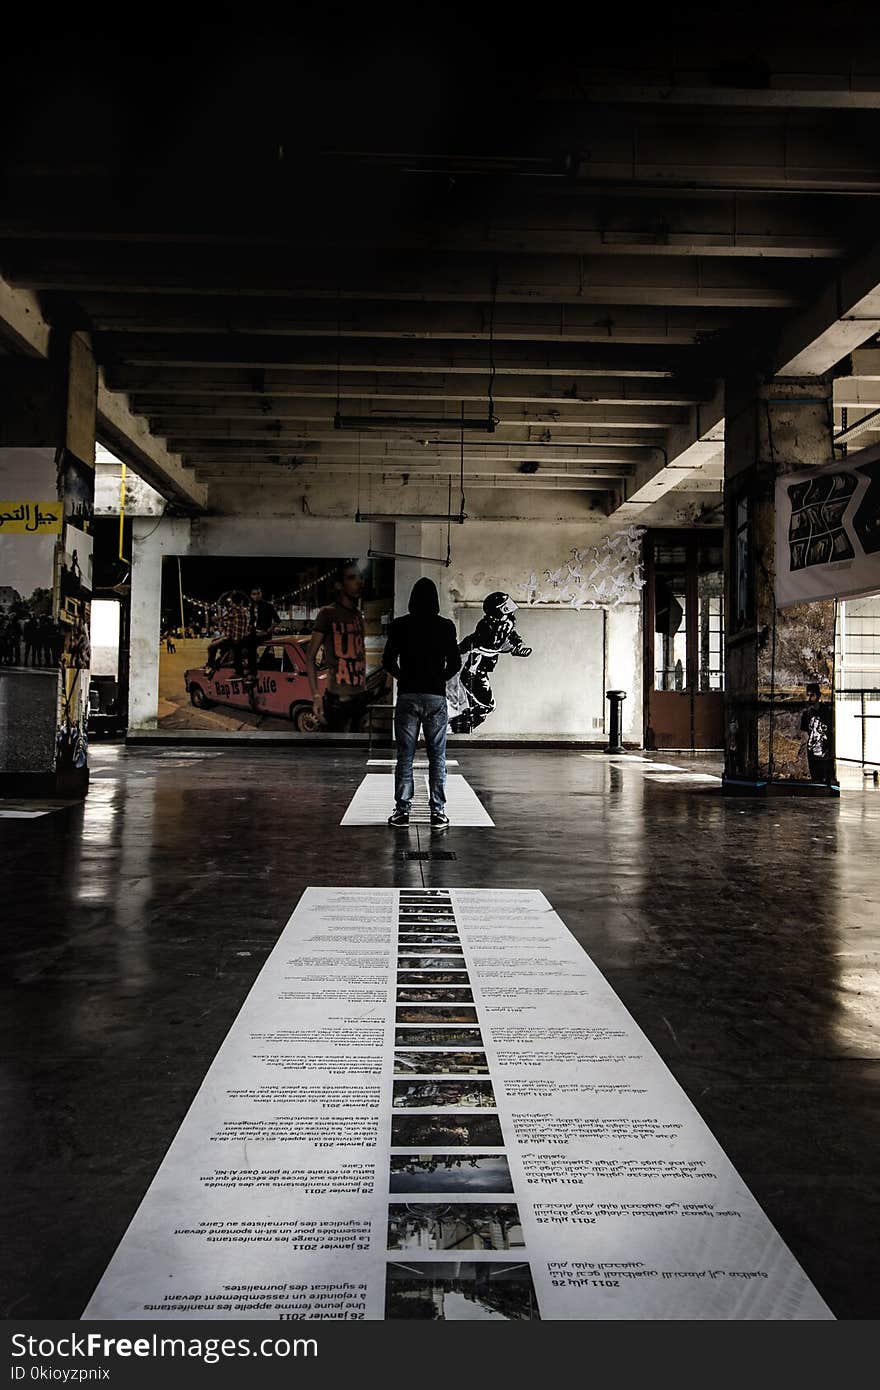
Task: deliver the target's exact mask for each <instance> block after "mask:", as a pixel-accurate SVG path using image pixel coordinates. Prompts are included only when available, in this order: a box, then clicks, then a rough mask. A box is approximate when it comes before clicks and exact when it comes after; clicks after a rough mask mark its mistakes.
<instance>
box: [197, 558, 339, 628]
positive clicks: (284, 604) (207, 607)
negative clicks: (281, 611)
mask: <svg viewBox="0 0 880 1390" xmlns="http://www.w3.org/2000/svg"><path fill="white" fill-rule="evenodd" d="M335 573H336V566H335V565H334V566H333V568H332V569H329V570H326V571H325V572H324V574H319V575H317V576H316V578H314V579H310V580H308V582H307V583H305V584H301V585H300V586H299V588H298V589H292V590H291V591H290V593H287V594H279V595H277V596H273V597H272V602H273V603H274V605H275V607H276V608H289V607H290V606H291V604H292V603H293V601H294V600H295V599H297V598H299V597H300V596H301V595H302V594H307V593H309V592H310V591H312V590H315V589H317V588H318V586H319V585H320V584H323V583H325V582H326V580H328V579H331V578H332V577H333V575H334V574H335ZM183 601H184V603H185V604H188V605H189V606H190V607H191V608H193V609H194V610H195V611H196V612H198V613H201V614H202V615H203V616H204V617H205V618H214V617H217V616H219V615H220V614H221V613H222V612H223V611H224V609H225V608H226V606H227V605H226V604H225V603H221V602H220V601H219V600H217V599H214V600H211V599H200V598H195V597H194V596H193V595H192V594H187V593H185V594H184V595H183ZM308 606H309V607H317V606H318V603H317V600H316V601H315V603H314V604H310V605H308Z"/></svg>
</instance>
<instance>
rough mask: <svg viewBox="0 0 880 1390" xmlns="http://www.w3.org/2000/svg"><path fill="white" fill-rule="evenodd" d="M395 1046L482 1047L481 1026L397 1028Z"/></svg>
mask: <svg viewBox="0 0 880 1390" xmlns="http://www.w3.org/2000/svg"><path fill="white" fill-rule="evenodd" d="M394 1046H395V1047H482V1046H483V1035H482V1033H481V1032H480V1030H479V1028H458V1027H452V1028H412V1027H410V1028H396V1029H395V1031H394Z"/></svg>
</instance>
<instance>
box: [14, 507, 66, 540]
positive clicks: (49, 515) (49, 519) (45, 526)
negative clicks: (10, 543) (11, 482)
mask: <svg viewBox="0 0 880 1390" xmlns="http://www.w3.org/2000/svg"><path fill="white" fill-rule="evenodd" d="M62 513H63V508H62V505H61V503H60V502H59V501H58V500H57V499H56V500H54V501H52V502H0V536H8V535H14V536H23V535H31V536H50V535H56V536H57V535H58V534H59V533H60V531H61V520H62Z"/></svg>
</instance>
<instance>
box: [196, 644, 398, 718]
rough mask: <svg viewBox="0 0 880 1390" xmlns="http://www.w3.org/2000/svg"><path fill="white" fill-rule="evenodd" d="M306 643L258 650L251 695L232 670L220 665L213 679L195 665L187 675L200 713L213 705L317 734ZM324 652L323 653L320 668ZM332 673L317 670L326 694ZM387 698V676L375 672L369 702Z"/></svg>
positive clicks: (369, 686) (263, 646)
mask: <svg viewBox="0 0 880 1390" xmlns="http://www.w3.org/2000/svg"><path fill="white" fill-rule="evenodd" d="M305 645H306V644H304V643H302V642H300V641H298V640H297V638H295V637H273V638H272V639H271V640H270V641H268V642H264V643H262V644H261V645H260V646H259V647H258V648H257V682H256V686H255V687H254V689H253V698H252V697H251V695H252V693H251V690H250V688H249V684H248V682H247V681H245V680H244V679H242V677H241V676H239V675H236V672H235V667H234V666H232V665H224V666H218V667H217V669H216V670H215V672H214V674H213V676H209V675H208V673H207V671H206V670H205V668H204V666H191V667H190V668H189V669H188V670H187V671H185V672H184V676H183V678H184V681H185V682H186V689H187V694H188V695H189V698H190V700H191V701H192V703H193V704H194V705H195V707H196V709H210V707H211V706H212V705H231V706H232V707H233V708H235V709H247V710H255V711H256V712H257V713H258V714H266V715H272V716H273V717H274V718H276V719H289V720H290V721H291V722H292V724H293V727H294V729H296V731H297V732H298V733H301V734H308V733H314V732H315V730H317V729H318V728H319V727H320V726H319V723H318V721H317V720H316V718H315V716H314V713H313V711H312V696H311V693H310V691H309V678H308V674H307V672H306V653H305ZM321 656H322V652H321V651H320V650H319V652H318V666H319V668H320V665H321ZM326 683H327V673H326V671H323V670H321V669H319V670H318V684H319V687H320V689H321V690H322V691H323V689H324V686H325V685H326ZM384 693H385V676H384V673H383V672H382V671H381V670H380V671H375V672H372V673H370V674H369V675H368V676H367V697H368V699H369V701H370V702H371V703H372V702H373V701H375V700H380V699H381V698H382V697H383V695H384Z"/></svg>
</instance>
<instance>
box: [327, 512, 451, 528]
mask: <svg viewBox="0 0 880 1390" xmlns="http://www.w3.org/2000/svg"><path fill="white" fill-rule="evenodd" d="M354 519H355V521H444V522H453V521H454V522H455V523H456V524H457V525H459V526H463V525H464V523H465V521H467V512H422V513H419V512H355V514H354Z"/></svg>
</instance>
